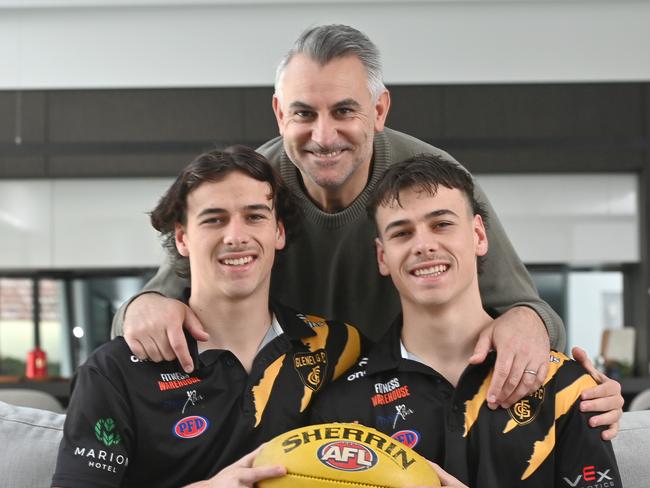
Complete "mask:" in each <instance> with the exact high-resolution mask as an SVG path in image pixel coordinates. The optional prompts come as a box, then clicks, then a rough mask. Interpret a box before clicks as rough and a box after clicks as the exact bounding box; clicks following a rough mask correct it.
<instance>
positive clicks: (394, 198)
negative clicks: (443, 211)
mask: <svg viewBox="0 0 650 488" xmlns="http://www.w3.org/2000/svg"><path fill="white" fill-rule="evenodd" d="M440 185H442V186H444V187H447V188H450V189H457V190H460V191H461V193H463V194H464V195H465V197H466V198H467V202H468V203H469V205H470V208H471V209H472V214H473V215H477V214H478V215H480V216H481V218H482V219H483V220H484V221H485V220H486V218H487V214H486V211H485V208H484V207H483V205H482V204H481V203H480V202H479V201H478V200H476V197H475V196H474V180H473V179H472V175H470V174H469V173H468V172H467V171H466V170H465V169H464V168H463V167H461V166H460V165H459V164H457V163H454V162H452V161H449V160H448V159H446V158H444V157H442V156H434V155H433V154H424V153H423V154H417V155H415V156H413V157H410V158H408V159H405V160H404V161H401V162H399V163H396V164H393V165H391V166H390V167H389V168H388V170H387V171H386V172H385V173H384V174H383V175H382V177H381V178H380V179H379V182H378V183H377V185H376V186H375V189H374V191H373V193H372V196H371V198H370V200H369V202H368V204H367V211H368V215H369V216H370V217H371V218H372V219H374V218H375V216H376V214H377V208H378V207H381V206H384V205H389V204H391V203H393V202H396V203H397V204H398V205H401V203H400V199H399V194H400V192H402V191H404V190H408V189H415V190H416V191H423V192H426V193H428V194H429V195H431V196H434V195H435V194H436V192H437V191H438V186H440Z"/></svg>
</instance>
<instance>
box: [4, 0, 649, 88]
mask: <svg viewBox="0 0 650 488" xmlns="http://www.w3.org/2000/svg"><path fill="white" fill-rule="evenodd" d="M648 19H650V2H646V1H625V0H623V1H616V2H612V1H601V0H590V1H587V0H573V1H571V0H567V1H550V0H528V1H490V0H473V1H468V0H457V1H441V0H420V1H413V0H411V1H405V0H393V1H388V0H374V1H369V0H366V1H359V0H357V1H347V2H346V1H342V0H338V1H316V0H311V1H298V0H284V1H282V0H277V1H271V0H257V1H254V0H241V1H234V0H230V1H227V0H194V1H192V2H182V1H181V0H0V89H16V88H18V89H45V88H50V89H58V88H62V89H64V88H120V87H151V88H153V87H181V86H183V87H195V86H255V85H269V84H271V83H272V82H273V71H274V67H275V65H276V63H277V62H278V60H279V59H280V57H281V56H282V55H283V54H284V53H285V52H286V50H287V49H288V47H289V46H290V44H291V42H292V41H293V39H295V37H296V36H297V35H298V33H299V32H300V31H301V30H302V29H303V28H305V27H306V26H309V25H314V24H321V23H332V22H339V23H346V24H350V25H353V26H355V27H358V28H359V29H361V30H363V31H364V32H366V33H367V34H368V35H369V36H370V37H371V38H372V39H373V40H374V41H375V42H376V43H377V44H378V46H379V47H380V49H381V51H382V53H383V57H384V62H385V75H386V76H385V77H386V81H387V82H389V83H483V82H550V81H563V82H566V81H629V80H642V81H647V80H650V62H648V52H649V50H650V28H648Z"/></svg>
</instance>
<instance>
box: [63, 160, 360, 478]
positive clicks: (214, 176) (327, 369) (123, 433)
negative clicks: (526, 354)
mask: <svg viewBox="0 0 650 488" xmlns="http://www.w3.org/2000/svg"><path fill="white" fill-rule="evenodd" d="M292 212H293V210H292V205H291V195H290V193H289V192H288V190H287V188H286V187H285V185H284V183H282V181H281V180H280V179H279V177H278V176H277V174H276V173H275V171H274V170H273V169H272V168H271V166H270V165H269V164H268V162H267V161H266V159H265V158H264V157H263V156H261V155H259V154H258V153H256V152H254V151H252V150H250V149H245V148H233V149H232V150H226V151H223V152H222V151H211V152H208V153H205V154H202V155H201V156H199V157H198V158H197V159H196V160H194V161H193V162H192V163H190V164H189V165H188V166H187V167H186V168H185V170H184V171H183V172H182V173H181V174H180V175H179V177H178V178H177V179H176V181H175V182H174V184H172V186H171V187H170V188H169V190H168V191H167V192H166V193H165V195H164V196H163V197H162V198H161V200H160V202H159V203H158V206H157V207H156V208H155V209H154V211H153V212H152V213H151V222H152V225H153V226H154V227H155V228H156V229H157V230H158V231H160V232H161V234H162V236H163V239H164V245H165V246H166V247H167V250H168V251H169V253H170V255H171V256H172V258H173V260H174V265H175V267H176V269H177V272H179V273H181V274H185V275H189V278H190V283H191V288H190V289H189V290H187V293H186V303H187V304H188V306H189V307H190V308H191V309H192V311H193V313H195V314H196V315H197V316H198V317H199V318H200V320H201V322H202V323H203V324H204V326H205V327H206V330H207V331H208V332H209V340H207V341H206V342H201V343H197V341H195V340H192V339H191V338H188V339H189V344H190V351H191V354H192V359H193V362H194V364H195V365H196V367H195V369H194V371H192V372H191V373H186V372H185V371H184V370H183V368H182V367H181V365H180V364H179V362H178V361H166V362H160V363H154V362H151V361H143V360H140V359H138V358H137V357H136V356H134V355H133V354H132V353H131V351H130V350H129V348H128V346H127V344H126V342H125V341H124V339H122V338H118V339H115V340H114V341H112V342H110V343H108V344H105V345H103V346H101V347H100V348H99V349H98V350H97V351H95V352H94V353H93V354H92V355H91V356H90V357H89V359H88V361H87V362H86V363H85V364H84V365H82V366H81V367H80V368H79V370H78V372H77V374H76V376H75V380H74V390H73V393H72V398H71V400H70V406H69V408H68V415H67V418H66V423H65V428H64V437H63V440H62V442H61V447H60V449H59V457H58V462H57V468H56V473H55V475H54V478H53V486H58V487H64V488H76V487H79V488H81V487H111V486H115V487H117V486H123V487H127V486H133V487H136V486H137V487H143V486H155V487H158V488H159V487H166V486H168V487H178V486H183V485H186V484H188V483H192V482H197V484H196V485H193V486H197V487H198V486H218V487H219V488H224V487H231V486H237V487H241V486H250V487H252V486H253V484H254V483H255V482H256V481H258V480H260V479H264V478H268V477H273V476H278V475H281V474H283V473H284V472H285V471H284V468H282V467H277V466H276V467H262V468H253V467H251V463H252V460H253V458H254V456H255V452H253V453H251V454H248V455H246V454H247V453H249V452H251V451H253V450H254V449H255V448H257V446H259V445H260V444H261V443H263V442H265V441H267V440H270V439H272V438H273V437H275V436H276V435H278V434H280V433H283V432H286V431H287V430H290V429H293V428H295V427H298V426H300V425H303V424H304V423H305V422H304V420H305V419H304V417H305V411H306V409H307V408H308V406H309V405H310V403H311V400H312V398H313V395H314V394H315V393H317V392H318V391H319V390H320V389H321V388H322V387H323V386H324V385H325V384H327V383H328V382H329V381H331V380H332V379H333V378H336V377H337V376H339V375H340V374H341V373H342V372H344V371H345V370H346V369H347V368H348V367H350V366H351V365H352V364H354V362H355V361H356V359H357V357H358V354H359V343H360V340H359V335H358V333H357V331H356V330H355V329H353V328H352V327H349V326H347V325H345V324H343V323H340V322H334V321H325V320H323V319H320V318H318V317H313V316H306V315H303V314H300V313H297V312H295V311H294V310H292V309H289V308H287V307H284V306H282V305H280V304H275V303H273V304H271V303H270V302H269V287H270V279H271V268H272V267H273V262H274V259H275V256H276V252H277V251H279V250H281V249H282V248H284V246H285V243H286V240H287V234H286V232H285V224H286V225H288V226H290V225H291V224H290V222H288V219H289V218H290V217H291V214H292ZM242 456H244V457H243V458H242ZM237 460H239V461H237ZM233 463H234V464H233ZM201 480H207V481H201Z"/></svg>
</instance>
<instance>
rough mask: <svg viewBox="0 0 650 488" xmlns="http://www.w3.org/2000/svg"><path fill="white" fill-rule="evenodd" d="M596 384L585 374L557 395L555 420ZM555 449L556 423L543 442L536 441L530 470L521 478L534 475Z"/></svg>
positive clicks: (529, 463)
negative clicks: (581, 394)
mask: <svg viewBox="0 0 650 488" xmlns="http://www.w3.org/2000/svg"><path fill="white" fill-rule="evenodd" d="M595 385H596V382H595V381H594V379H593V378H592V377H591V376H589V375H588V374H583V375H582V376H580V377H579V378H578V379H577V380H575V381H574V382H573V383H571V384H570V385H569V386H567V387H566V388H563V389H562V390H560V391H559V392H557V393H556V394H555V420H556V421H557V419H559V418H560V417H561V416H562V415H565V414H566V413H567V412H568V411H569V410H570V409H571V407H572V406H573V405H574V404H575V402H576V401H577V400H578V398H580V393H582V392H583V391H584V390H585V389H587V388H591V387H592V386H595ZM554 447H555V422H554V423H553V425H552V426H551V428H550V429H549V431H548V434H547V435H546V437H544V440H542V441H536V442H535V444H534V448H533V454H532V456H531V457H530V460H529V461H528V468H526V471H524V474H523V475H522V476H521V479H522V480H525V479H526V478H528V477H529V476H530V475H532V474H533V473H534V472H535V471H537V469H538V468H539V467H540V466H541V465H542V463H543V462H544V460H545V459H546V458H547V457H548V456H549V454H550V453H551V452H552V451H553V448H554Z"/></svg>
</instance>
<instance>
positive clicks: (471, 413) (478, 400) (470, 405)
mask: <svg viewBox="0 0 650 488" xmlns="http://www.w3.org/2000/svg"><path fill="white" fill-rule="evenodd" d="M492 373H493V371H490V373H489V374H488V375H487V376H486V377H485V380H483V384H482V385H481V387H480V388H479V389H478V391H477V392H476V394H475V395H474V397H472V399H471V400H467V401H466V402H465V433H464V434H463V437H467V434H469V431H470V429H471V428H472V427H473V426H474V424H475V423H476V420H477V419H478V414H479V412H480V411H481V407H482V406H483V404H484V403H485V400H486V399H487V392H488V387H489V386H490V381H492Z"/></svg>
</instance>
